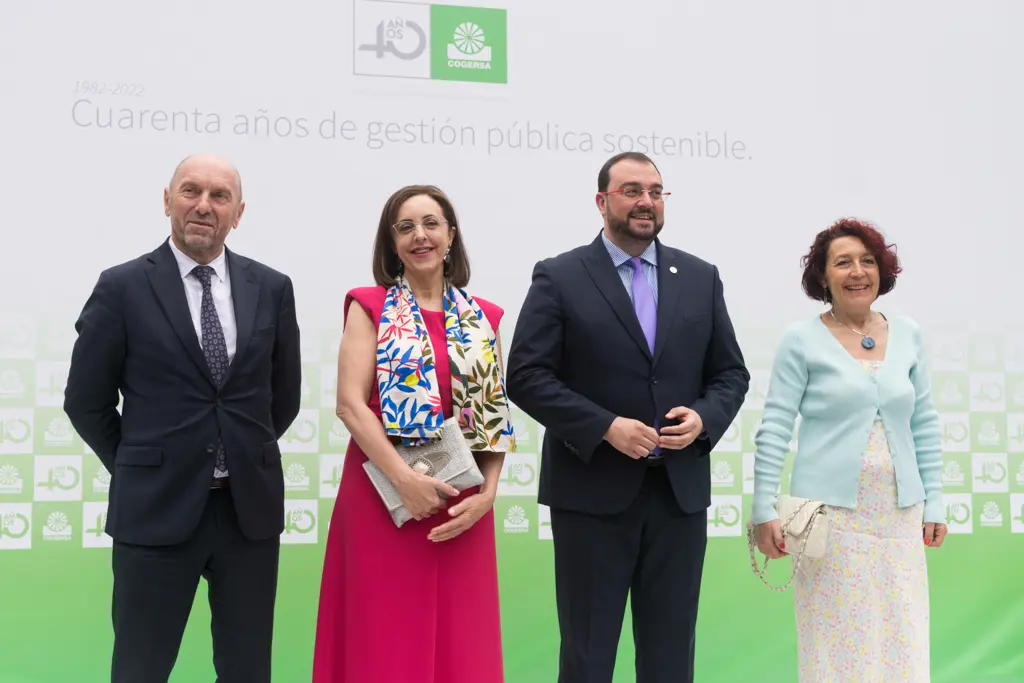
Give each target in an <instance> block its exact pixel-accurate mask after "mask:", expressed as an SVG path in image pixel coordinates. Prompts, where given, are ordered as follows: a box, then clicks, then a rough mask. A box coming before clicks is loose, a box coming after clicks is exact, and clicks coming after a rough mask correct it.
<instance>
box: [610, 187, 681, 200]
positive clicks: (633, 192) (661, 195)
mask: <svg viewBox="0 0 1024 683" xmlns="http://www.w3.org/2000/svg"><path fill="white" fill-rule="evenodd" d="M645 192H646V193H647V196H648V197H650V198H651V201H652V202H660V201H664V200H665V197H667V196H669V195H670V194H672V193H671V192H665V191H664V190H660V189H653V190H645V189H643V188H639V187H627V188H625V189H624V190H608V191H607V192H605V193H604V194H621V195H622V196H623V197H625V198H627V199H639V198H640V197H642V196H643V194H644V193H645Z"/></svg>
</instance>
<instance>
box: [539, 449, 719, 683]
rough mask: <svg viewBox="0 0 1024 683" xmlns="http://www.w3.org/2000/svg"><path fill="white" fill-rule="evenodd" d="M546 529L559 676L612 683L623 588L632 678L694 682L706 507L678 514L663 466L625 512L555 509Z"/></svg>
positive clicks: (566, 680)
mask: <svg viewBox="0 0 1024 683" xmlns="http://www.w3.org/2000/svg"><path fill="white" fill-rule="evenodd" d="M668 457H672V456H668ZM551 532H552V535H553V537H554V551H555V595H556V602H557V605H558V623H559V631H560V633H561V640H562V642H561V650H560V654H559V667H558V683H611V681H612V675H613V672H614V670H615V655H616V651H617V648H618V645H619V637H620V634H621V632H622V619H623V616H624V614H625V610H626V598H627V595H628V596H629V598H630V603H631V607H632V616H633V641H634V643H635V648H636V662H635V666H636V680H637V683H692V681H693V661H694V656H693V655H694V642H695V637H694V631H695V629H696V625H697V599H698V597H699V594H700V582H701V572H702V571H703V567H704V551H705V549H706V547H707V513H706V512H703V511H702V512H700V513H697V514H684V513H683V512H682V510H681V509H680V508H679V505H678V504H677V503H676V501H675V498H674V497H673V495H672V490H671V484H670V483H669V480H668V476H667V475H666V472H665V467H664V465H663V464H662V465H661V466H653V467H651V468H650V469H649V470H648V472H647V474H646V477H645V479H644V483H643V486H642V489H641V492H640V494H639V495H638V496H637V499H636V500H635V501H634V502H633V504H632V505H631V506H630V507H629V508H628V509H626V510H625V511H624V512H622V513H619V514H615V515H608V516H597V515H590V514H583V513H579V512H569V511H565V510H555V509H553V510H551Z"/></svg>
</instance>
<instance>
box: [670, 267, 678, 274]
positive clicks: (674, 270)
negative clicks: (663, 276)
mask: <svg viewBox="0 0 1024 683" xmlns="http://www.w3.org/2000/svg"><path fill="white" fill-rule="evenodd" d="M668 272H670V273H678V272H679V271H678V270H676V267H675V266H669V267H668Z"/></svg>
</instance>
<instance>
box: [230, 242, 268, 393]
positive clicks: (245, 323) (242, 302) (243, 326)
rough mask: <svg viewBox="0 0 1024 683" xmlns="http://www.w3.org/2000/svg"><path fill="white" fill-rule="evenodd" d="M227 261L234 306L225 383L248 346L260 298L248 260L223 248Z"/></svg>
mask: <svg viewBox="0 0 1024 683" xmlns="http://www.w3.org/2000/svg"><path fill="white" fill-rule="evenodd" d="M225 251H226V253H227V261H228V277H229V278H231V300H232V303H234V306H235V328H236V330H237V339H236V342H235V357H234V360H233V361H232V362H231V365H229V366H228V371H227V374H226V375H225V377H224V383H225V384H226V383H227V382H228V380H229V379H230V378H231V370H232V368H234V367H235V366H236V365H238V361H239V359H240V358H241V357H242V356H243V354H245V351H246V349H248V348H249V340H250V339H252V326H253V323H254V322H255V320H256V307H257V305H258V304H259V298H260V283H259V279H258V277H257V276H256V273H254V272H253V271H252V269H250V268H249V264H250V261H249V259H247V258H245V257H244V256H238V255H236V254H235V253H233V252H231V251H228V250H227V249H225Z"/></svg>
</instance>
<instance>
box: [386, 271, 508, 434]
mask: <svg viewBox="0 0 1024 683" xmlns="http://www.w3.org/2000/svg"><path fill="white" fill-rule="evenodd" d="M444 321H445V336H446V338H447V340H448V344H447V362H448V365H449V367H450V368H451V378H452V379H451V382H452V403H453V406H452V407H453V409H454V413H455V416H456V417H457V418H458V422H459V426H460V427H461V428H462V433H463V435H464V436H465V437H466V441H467V442H468V443H469V447H470V449H471V450H474V451H493V452H500V453H506V452H511V451H514V450H515V436H514V434H513V430H512V419H511V415H510V414H509V409H508V399H507V395H506V393H505V380H504V377H503V375H502V371H501V366H500V365H499V363H498V359H497V355H496V353H497V352H496V348H495V344H496V342H495V334H494V330H493V329H492V328H491V325H490V323H489V322H488V320H487V318H486V317H485V316H484V314H483V311H481V310H480V307H479V306H478V305H477V303H476V302H475V301H473V299H472V298H471V297H470V296H469V295H468V294H466V292H465V291H463V290H462V289H459V288H456V287H452V286H450V285H448V284H447V283H445V292H444ZM377 330H378V337H377V389H378V391H379V392H380V407H381V415H382V416H383V418H384V420H383V421H384V431H385V432H386V433H387V434H388V435H389V436H397V437H400V438H401V439H402V441H403V443H404V444H405V445H407V446H416V445H421V444H424V443H427V442H429V441H431V440H433V439H435V438H439V436H440V430H441V427H442V425H443V424H444V413H443V411H442V409H441V397H440V394H439V393H438V390H437V376H436V374H435V371H434V368H435V364H436V362H435V355H434V351H433V349H432V348H431V344H430V337H429V335H428V334H427V327H426V325H425V324H424V323H423V318H422V316H421V314H420V308H419V306H418V305H417V304H416V299H415V298H414V297H413V294H412V290H411V289H410V288H409V285H408V283H407V282H406V281H405V279H404V278H402V279H401V280H399V282H398V283H397V284H396V285H394V286H393V287H391V289H389V290H388V293H387V295H386V297H385V299H384V310H383V312H382V313H381V317H380V322H379V324H378V328H377Z"/></svg>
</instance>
